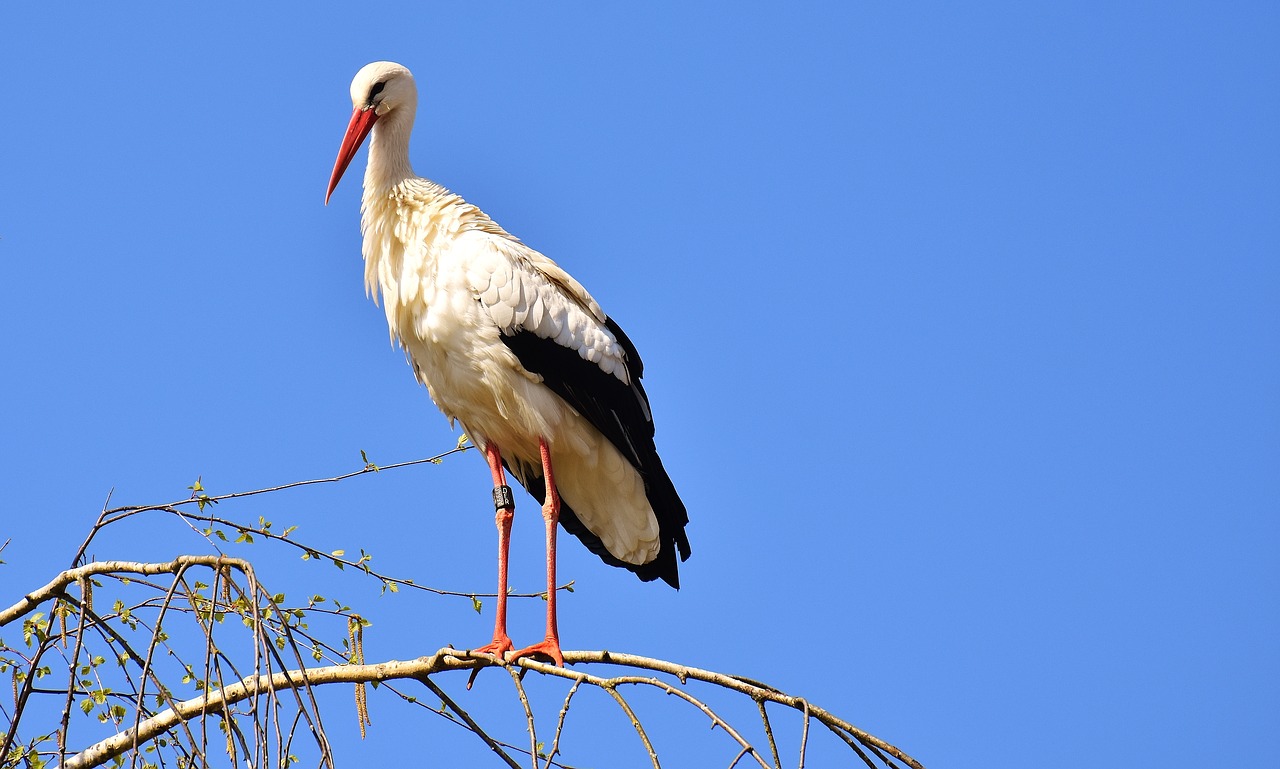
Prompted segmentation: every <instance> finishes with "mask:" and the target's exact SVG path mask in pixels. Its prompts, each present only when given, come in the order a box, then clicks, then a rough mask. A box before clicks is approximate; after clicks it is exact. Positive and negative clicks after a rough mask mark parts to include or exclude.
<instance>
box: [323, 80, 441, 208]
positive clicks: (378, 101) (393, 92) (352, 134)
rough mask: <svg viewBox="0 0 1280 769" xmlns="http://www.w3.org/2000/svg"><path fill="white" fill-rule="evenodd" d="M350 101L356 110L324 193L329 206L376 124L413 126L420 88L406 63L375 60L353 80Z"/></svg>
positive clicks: (348, 125) (353, 112)
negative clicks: (389, 122)
mask: <svg viewBox="0 0 1280 769" xmlns="http://www.w3.org/2000/svg"><path fill="white" fill-rule="evenodd" d="M351 104H352V105H353V106H354V107H355V109H354V110H353V111H352V112H351V122H350V123H348V124H347V135H346V136H344V137H343V138H342V147H341V148H340V149H339V150H338V159H337V161H336V162H334V164H333V175H332V176H330V177H329V190H328V191H327V192H326V193H325V196H324V202H325V204H326V205H328V203H329V196H330V195H332V194H333V189H334V187H337V186H338V180H339V179H341V178H342V174H343V173H344V172H345V171H346V170H347V166H349V165H351V159H352V158H354V157H355V156H356V151H357V150H359V149H360V145H361V144H363V143H364V140H365V137H366V136H368V135H369V132H370V131H371V130H373V124H374V123H376V122H378V121H379V120H383V121H398V122H406V123H407V125H412V123H413V117H414V113H415V112H417V109H418V87H417V86H416V85H414V83H413V74H412V73H411V72H409V70H408V69H406V68H405V67H404V66H403V65H400V64H396V63H395V62H393V61H375V62H373V63H372V64H366V65H364V66H363V67H361V68H360V71H359V72H357V73H356V76H355V79H354V80H352V81H351Z"/></svg>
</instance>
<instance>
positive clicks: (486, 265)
mask: <svg viewBox="0 0 1280 769" xmlns="http://www.w3.org/2000/svg"><path fill="white" fill-rule="evenodd" d="M458 246H459V247H462V248H466V249H468V254H467V258H466V260H465V262H464V263H465V265H466V271H467V282H468V283H469V284H470V285H471V289H472V291H473V292H474V294H475V297H476V299H477V300H478V301H479V302H480V305H481V307H482V308H483V309H484V311H485V312H487V313H488V315H489V317H490V318H492V320H493V322H494V324H495V325H496V326H497V327H498V329H499V331H501V332H502V333H504V334H514V333H516V332H518V331H529V332H532V333H534V334H536V335H537V336H538V337H540V338H542V339H547V340H550V341H552V342H555V343H556V344H558V345H560V346H562V347H567V348H569V349H572V350H574V351H575V352H577V353H578V355H579V356H581V357H582V358H583V359H584V360H588V361H590V362H592V363H594V364H596V365H597V366H599V367H600V369H601V371H603V372H604V373H606V374H611V375H613V376H615V377H617V378H618V379H619V380H621V381H622V382H623V383H624V384H630V381H631V379H630V376H629V374H628V371H627V366H626V362H625V353H624V352H623V349H622V346H621V345H620V344H618V340H617V339H616V338H615V337H614V335H613V332H611V331H610V330H609V329H608V328H607V327H606V325H605V315H604V312H603V311H602V310H601V309H600V306H599V305H598V304H596V302H595V300H594V299H592V298H591V295H590V294H588V293H587V292H586V289H584V288H583V287H582V286H581V285H580V284H579V283H578V282H577V281H576V280H574V279H573V278H572V277H570V276H569V274H568V273H566V272H565V271H564V270H562V269H560V267H559V266H558V265H557V264H556V263H555V262H553V261H551V260H550V259H548V258H547V257H545V256H543V255H542V254H540V253H538V252H537V251H534V250H533V249H531V248H529V247H528V246H525V245H524V244H523V243H520V242H518V241H515V240H511V239H508V238H505V237H502V236H501V235H495V234H493V233H489V232H483V231H474V230H473V231H471V232H468V233H467V234H466V235H464V236H463V237H461V238H459V243H458Z"/></svg>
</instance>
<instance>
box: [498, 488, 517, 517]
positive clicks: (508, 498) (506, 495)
mask: <svg viewBox="0 0 1280 769" xmlns="http://www.w3.org/2000/svg"><path fill="white" fill-rule="evenodd" d="M493 508H494V509H495V510H515V509H516V498H515V497H514V496H512V494H511V487H510V486H508V485H506V484H505V483H504V484H502V485H501V486H494V487H493Z"/></svg>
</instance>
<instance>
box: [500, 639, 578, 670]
mask: <svg viewBox="0 0 1280 769" xmlns="http://www.w3.org/2000/svg"><path fill="white" fill-rule="evenodd" d="M534 655H541V656H543V657H548V658H550V659H551V661H552V662H553V663H555V665H556V667H564V654H562V653H561V652H560V639H559V638H556V637H554V636H547V637H546V638H544V639H543V640H542V641H540V642H539V643H536V644H534V645H533V646H526V647H524V648H523V649H521V650H520V651H517V652H515V653H513V654H512V655H511V657H510V658H509V659H508V660H507V662H509V663H510V662H515V661H516V660H518V659H520V658H521V657H532V656H534Z"/></svg>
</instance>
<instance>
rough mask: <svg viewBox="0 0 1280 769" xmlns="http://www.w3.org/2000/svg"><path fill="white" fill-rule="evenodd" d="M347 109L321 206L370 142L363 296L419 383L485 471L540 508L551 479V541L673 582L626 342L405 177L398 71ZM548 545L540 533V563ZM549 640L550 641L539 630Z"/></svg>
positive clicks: (670, 511)
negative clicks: (572, 537) (478, 454)
mask: <svg viewBox="0 0 1280 769" xmlns="http://www.w3.org/2000/svg"><path fill="white" fill-rule="evenodd" d="M351 98H352V103H353V105H354V107H355V109H354V111H353V115H352V119H351V124H350V126H349V128H348V132H347V136H346V138H345V140H344V142H343V147H342V150H341V151H340V153H339V157H338V161H337V163H336V164H335V167H334V174H333V177H332V179H331V181H330V186H329V192H330V194H332V191H333V188H334V186H335V185H336V184H337V182H338V179H339V178H340V177H341V175H342V173H343V171H344V170H345V169H346V167H347V165H348V164H349V163H350V162H351V158H352V156H354V154H355V152H356V150H357V149H358V148H359V146H360V144H361V142H362V141H363V139H364V137H365V135H366V134H368V133H369V132H370V131H372V141H371V144H370V149H369V161H368V166H367V168H366V171H365V178H364V196H363V201H362V206H361V212H362V216H361V228H362V231H363V234H364V248H363V251H364V260H365V286H366V290H367V291H368V292H369V293H370V294H371V295H373V297H374V300H375V301H377V300H378V297H379V296H380V297H381V300H382V304H383V307H384V310H385V312H386V316H387V324H388V326H389V328H390V331H391V334H392V336H393V337H394V338H395V339H397V340H398V341H399V342H400V344H401V345H402V346H403V347H404V349H405V351H406V353H407V355H408V357H409V360H410V362H411V363H412V364H413V368H414V372H415V374H416V375H417V377H418V379H419V380H420V381H421V382H422V383H423V384H425V385H426V386H427V388H428V390H429V391H430V393H431V397H432V399H433V400H434V401H435V403H436V405H437V406H439V408H440V410H441V411H443V412H444V414H445V415H446V416H448V417H449V418H450V420H457V421H459V422H461V423H462V425H463V428H464V429H465V431H466V433H467V435H468V436H470V437H471V438H472V440H473V441H474V442H475V443H476V445H477V446H479V447H480V448H481V449H484V450H485V451H486V456H490V457H491V459H490V465H491V468H493V467H494V464H495V459H493V458H492V457H497V458H498V459H497V460H496V461H499V462H501V461H505V464H506V466H507V467H508V468H509V469H510V470H511V471H512V472H513V473H514V474H515V475H516V476H517V477H518V478H519V479H520V481H521V483H523V484H524V485H525V487H526V488H528V489H529V490H530V491H531V493H534V495H535V496H538V497H539V499H542V498H543V496H544V495H545V493H546V491H547V489H546V488H545V486H544V483H543V478H544V475H545V473H544V470H549V469H550V468H552V467H553V468H554V471H552V472H553V473H554V478H555V483H554V486H555V489H558V491H559V495H560V498H561V500H562V501H563V505H564V506H565V507H567V508H569V510H567V511H566V513H567V516H566V518H565V519H564V523H565V526H566V528H567V529H569V530H570V531H571V532H573V533H575V534H577V535H578V536H579V537H580V538H582V539H583V540H584V542H586V543H587V545H588V546H589V547H591V548H592V549H593V550H595V551H596V552H597V553H598V554H599V555H600V556H601V557H602V558H603V559H604V560H605V561H606V562H609V563H613V564H614V565H620V566H625V567H627V568H629V569H631V570H632V571H635V572H636V573H637V574H638V575H640V576H641V578H642V579H646V580H648V579H654V578H656V577H661V578H663V579H665V580H666V581H668V582H670V583H672V584H673V585H675V584H678V582H677V576H676V560H675V557H674V551H675V548H676V547H678V549H679V550H680V555H681V556H682V558H685V557H688V541H687V539H686V538H685V536H684V524H685V522H686V521H687V515H686V514H685V511H684V506H683V504H682V503H680V500H679V497H678V496H677V495H676V493H675V489H674V487H673V486H671V482H670V479H669V478H668V477H667V476H666V472H665V470H663V469H662V464H661V461H660V460H658V458H657V453H656V451H655V450H654V448H653V440H652V436H653V426H652V417H651V414H650V411H649V404H648V400H647V398H646V396H645V394H644V390H643V388H642V387H641V386H640V382H639V377H640V373H641V363H640V360H639V357H638V355H637V354H636V353H635V350H634V347H632V346H631V343H630V341H629V340H627V339H626V338H625V335H623V334H622V332H621V329H620V328H618V327H617V325H616V324H614V323H613V322H612V321H611V320H610V319H609V318H608V317H607V316H606V315H605V313H604V311H603V310H602V309H601V308H600V305H599V304H597V303H596V301H595V300H594V299H593V298H592V297H591V295H590V294H588V293H587V291H586V289H584V288H583V287H582V286H581V285H580V284H579V283H578V282H577V281H576V280H574V279H573V278H572V277H571V276H570V275H569V274H568V273H566V272H565V271H564V270H562V269H561V268H560V267H559V266H558V265H556V264H555V262H553V261H551V260H550V259H548V258H547V257H546V256H544V255H543V254H541V253H539V252H537V251H535V250H533V249H532V248H529V247H528V246H526V245H524V244H523V243H521V242H520V241H519V240H518V239H517V238H515V237H514V236H512V235H510V234H509V233H507V232H506V231H505V230H503V229H502V228H501V227H499V226H498V225H497V224H496V223H495V222H494V221H493V220H492V219H490V218H489V217H488V216H487V215H485V213H484V212H482V211H481V210H480V209H478V208H476V207H475V206H473V205H471V204H469V203H467V202H466V201H464V200H463V199H462V198H460V197H459V196H457V195H455V194H453V193H451V192H449V191H448V190H447V189H445V188H444V187H442V186H440V185H438V184H436V183H434V182H432V181H429V180H427V179H423V178H421V177H418V176H416V175H415V174H414V173H413V169H412V166H411V165H410V163H409V157H408V145H409V134H410V132H411V130H412V127H413V122H414V117H415V112H416V107H417V90H416V86H415V85H414V82H413V77H412V75H411V74H410V73H409V71H408V70H407V69H405V68H404V67H402V66H400V65H398V64H394V63H391V62H375V63H373V64H370V65H368V66H366V67H364V68H363V69H361V70H360V72H359V73H358V74H357V75H356V77H355V79H354V81H353V82H352V84H351ZM326 200H327V197H326ZM566 351H572V352H573V353H576V355H577V357H578V358H579V359H581V361H584V362H586V364H589V365H584V364H582V363H575V362H574V361H573V358H572V357H569V358H566V357H565V355H566ZM611 382H612V384H611ZM544 446H545V447H546V449H547V450H548V451H549V458H547V459H544V458H543V456H542V454H541V451H542V447H544ZM499 449H500V452H501V454H500V455H499ZM548 462H549V465H548V464H547V463H548ZM494 472H495V485H500V484H498V480H499V476H500V475H501V473H500V471H499V469H494ZM551 496H552V497H554V494H552V495H551ZM547 504H548V505H550V501H548V503H547ZM575 517H576V520H577V521H578V522H580V524H581V526H577V525H575V524H573V523H571V519H574V518H575ZM499 526H500V528H501V526H502V520H501V512H500V515H499ZM582 527H585V529H586V531H582V530H581V529H582ZM575 529H578V530H575ZM553 535H554V522H553V523H551V530H549V536H550V537H551V538H550V539H549V547H550V548H551V549H554V537H553ZM593 539H594V540H596V541H593ZM601 548H603V550H604V551H605V552H600V549H601ZM500 568H501V569H502V570H503V571H505V563H502V564H500ZM551 571H552V573H554V563H552V565H551ZM503 579H505V577H503ZM549 589H551V590H554V585H551V586H549ZM500 611H501V610H500ZM551 611H552V612H554V607H552V608H551ZM549 628H550V629H549V633H548V635H549V637H550V636H551V634H552V631H553V629H554V621H553V618H552V619H551V620H550V624H549ZM503 634H504V635H505V631H503ZM497 643H498V637H497V634H495V644H497ZM538 651H545V650H542V649H540V650H538ZM499 653H500V651H499ZM557 653H558V646H557ZM553 656H554V655H553Z"/></svg>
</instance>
